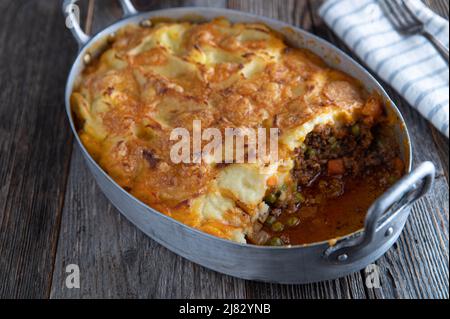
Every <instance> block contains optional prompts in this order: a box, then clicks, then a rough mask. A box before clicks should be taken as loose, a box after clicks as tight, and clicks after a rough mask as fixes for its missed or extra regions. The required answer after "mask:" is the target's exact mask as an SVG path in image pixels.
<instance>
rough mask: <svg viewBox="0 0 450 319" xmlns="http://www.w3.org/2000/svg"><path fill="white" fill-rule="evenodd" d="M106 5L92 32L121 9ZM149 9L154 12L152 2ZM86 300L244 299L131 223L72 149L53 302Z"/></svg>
mask: <svg viewBox="0 0 450 319" xmlns="http://www.w3.org/2000/svg"><path fill="white" fill-rule="evenodd" d="M167 2H169V4H167ZM167 2H164V6H167V5H173V4H174V3H176V4H177V5H180V4H185V5H193V4H200V5H205V4H211V5H212V4H215V5H218V4H220V1H198V2H193V1H187V2H184V3H181V2H180V1H167ZM108 3H110V2H109V1H108ZM108 3H105V1H98V0H96V1H95V14H94V22H93V30H98V29H100V28H102V27H104V26H105V25H107V24H108V23H111V22H112V21H114V19H115V18H116V17H118V16H120V8H119V7H118V6H117V5H115V4H110V5H108ZM142 5H143V4H142V3H141V8H142ZM151 6H153V7H152V8H153V9H157V8H158V6H157V3H156V2H152V3H151ZM147 8H148V4H147ZM100 9H101V10H100ZM71 263H75V264H78V265H79V267H80V271H81V288H80V289H67V288H66V286H65V278H66V277H65V276H66V275H67V274H66V273H65V267H66V266H67V265H68V264H71ZM88 297H107V298H130V297H131V298H214V297H216V298H244V297H245V287H244V283H243V281H240V280H238V279H235V278H232V277H228V276H224V275H221V274H218V273H216V272H213V271H210V270H207V269H205V268H203V267H201V266H198V265H195V264H193V263H191V262H189V261H187V260H185V259H183V258H181V257H179V256H177V255H175V254H173V253H172V252H170V251H168V250H167V249H165V248H164V247H162V246H160V245H159V244H157V243H155V242H154V241H152V240H151V239H149V238H148V237H147V236H146V235H144V234H143V233H142V232H141V231H139V230H138V229H137V228H136V227H135V226H133V225H132V224H131V223H129V222H128V221H127V220H126V219H125V218H123V217H122V216H121V215H120V213H119V212H118V211H117V210H116V209H115V208H114V207H112V206H111V204H110V203H109V201H108V200H107V199H106V198H105V197H104V196H103V194H102V193H101V191H100V190H99V188H98V187H97V185H96V184H95V181H94V180H93V178H92V176H91V174H90V172H89V171H88V170H87V168H86V167H85V165H84V163H83V160H82V157H81V154H80V152H79V150H78V148H76V149H75V151H74V153H73V155H72V162H71V169H70V177H69V181H68V187H67V194H66V200H65V203H64V210H63V217H62V227H61V234H60V239H59V246H58V254H57V258H56V263H55V271H54V278H53V286H52V292H51V298H88Z"/></svg>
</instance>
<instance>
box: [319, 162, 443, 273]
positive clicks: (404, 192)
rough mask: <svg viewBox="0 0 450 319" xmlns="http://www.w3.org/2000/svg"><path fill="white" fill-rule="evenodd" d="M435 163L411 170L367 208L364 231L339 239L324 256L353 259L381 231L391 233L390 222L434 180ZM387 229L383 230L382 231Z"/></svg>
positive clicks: (362, 253)
mask: <svg viewBox="0 0 450 319" xmlns="http://www.w3.org/2000/svg"><path fill="white" fill-rule="evenodd" d="M435 171H436V169H435V167H434V165H433V163H431V162H424V163H422V164H420V165H419V166H418V167H417V168H416V169H415V170H413V171H412V172H411V173H410V174H408V175H406V176H405V177H403V178H402V179H400V180H399V181H398V182H397V183H396V184H395V185H394V186H392V187H391V188H390V189H389V190H388V191H387V192H386V193H384V194H383V195H382V196H381V197H380V198H379V199H377V201H375V202H374V203H373V204H372V206H371V207H370V208H369V210H368V212H367V216H366V219H365V222H364V233H363V235H362V236H358V237H355V238H352V239H347V240H343V241H341V242H338V243H337V244H336V245H335V246H332V247H330V248H328V249H327V250H326V251H325V257H326V258H327V259H328V260H329V261H331V262H335V263H341V264H346V263H351V262H353V261H355V260H359V259H361V258H363V257H364V256H365V255H367V251H368V250H371V249H367V248H368V247H369V246H371V245H373V243H374V241H377V240H378V238H379V237H380V235H381V236H382V237H384V238H388V237H390V236H391V235H392V234H393V232H394V229H393V228H392V227H391V226H390V224H391V222H392V221H393V220H395V218H396V217H397V216H398V215H399V214H401V213H403V212H405V211H406V213H407V214H409V210H405V208H406V207H407V206H409V205H411V204H412V203H414V202H415V201H417V200H418V199H419V198H421V197H422V196H424V195H425V194H426V193H427V192H428V191H429V190H430V188H431V186H432V185H433V182H434V175H435ZM381 232H384V234H380V233H381Z"/></svg>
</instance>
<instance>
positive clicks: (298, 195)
mask: <svg viewBox="0 0 450 319" xmlns="http://www.w3.org/2000/svg"><path fill="white" fill-rule="evenodd" d="M294 196H295V202H296V203H303V202H304V201H305V197H304V196H303V195H302V193H298V192H297V193H295V195H294Z"/></svg>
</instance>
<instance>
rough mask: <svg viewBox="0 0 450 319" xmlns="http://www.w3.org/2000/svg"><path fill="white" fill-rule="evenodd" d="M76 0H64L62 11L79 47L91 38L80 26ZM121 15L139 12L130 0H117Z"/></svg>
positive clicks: (127, 15) (125, 15)
mask: <svg viewBox="0 0 450 319" xmlns="http://www.w3.org/2000/svg"><path fill="white" fill-rule="evenodd" d="M77 1H78V0H64V1H63V12H64V16H65V17H66V27H67V28H69V29H70V31H71V32H72V34H73V36H74V38H75V40H76V41H77V43H78V46H79V47H80V49H81V48H82V47H83V46H84V45H85V44H86V43H87V42H89V40H90V39H91V37H90V36H89V35H87V34H86V33H85V32H84V31H83V29H82V28H81V26H80V8H79V7H78V5H77ZM119 2H120V4H121V6H122V10H123V17H125V18H126V17H129V16H132V15H135V14H137V13H139V12H138V11H137V10H136V8H135V7H134V6H133V4H132V3H131V0H119Z"/></svg>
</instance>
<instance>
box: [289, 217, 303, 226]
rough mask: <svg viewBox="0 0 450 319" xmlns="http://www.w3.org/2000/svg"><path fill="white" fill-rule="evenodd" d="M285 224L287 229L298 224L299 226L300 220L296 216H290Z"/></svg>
mask: <svg viewBox="0 0 450 319" xmlns="http://www.w3.org/2000/svg"><path fill="white" fill-rule="evenodd" d="M286 224H287V225H288V226H289V227H295V226H297V225H298V224H300V218H298V217H297V216H291V217H289V218H288V220H287V221H286Z"/></svg>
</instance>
